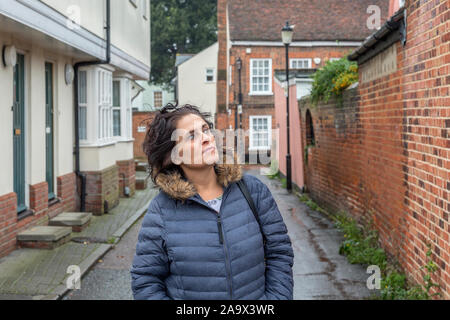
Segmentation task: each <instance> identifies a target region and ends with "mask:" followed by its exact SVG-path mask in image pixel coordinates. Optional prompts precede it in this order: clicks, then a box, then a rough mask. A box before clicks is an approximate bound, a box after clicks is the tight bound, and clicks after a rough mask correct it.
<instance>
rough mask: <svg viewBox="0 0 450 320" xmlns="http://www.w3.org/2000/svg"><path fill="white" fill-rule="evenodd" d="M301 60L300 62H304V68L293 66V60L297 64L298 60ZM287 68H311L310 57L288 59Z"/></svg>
mask: <svg viewBox="0 0 450 320" xmlns="http://www.w3.org/2000/svg"><path fill="white" fill-rule="evenodd" d="M299 61H301V62H302V64H304V63H305V62H306V64H307V67H306V68H297V67H295V68H294V67H293V65H294V62H296V63H297V64H298V62H299ZM289 68H291V69H311V68H312V59H308V58H292V59H289Z"/></svg>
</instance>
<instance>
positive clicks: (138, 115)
mask: <svg viewBox="0 0 450 320" xmlns="http://www.w3.org/2000/svg"><path fill="white" fill-rule="evenodd" d="M153 118H154V112H139V111H138V112H136V111H135V112H133V138H134V144H133V150H134V158H135V159H144V160H147V156H146V155H145V153H144V150H143V149H142V144H143V143H144V140H145V135H146V132H138V127H139V126H147V125H148V124H149V123H150V122H151V121H152V120H153Z"/></svg>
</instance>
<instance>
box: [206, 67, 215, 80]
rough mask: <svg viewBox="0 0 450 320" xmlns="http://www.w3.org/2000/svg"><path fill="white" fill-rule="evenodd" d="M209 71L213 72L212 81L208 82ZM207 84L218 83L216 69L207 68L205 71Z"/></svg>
mask: <svg viewBox="0 0 450 320" xmlns="http://www.w3.org/2000/svg"><path fill="white" fill-rule="evenodd" d="M208 71H212V77H213V78H212V80H211V81H208V75H211V74H208ZM205 83H216V69H215V68H206V69H205Z"/></svg>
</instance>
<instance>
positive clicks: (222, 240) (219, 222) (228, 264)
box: [196, 189, 233, 300]
mask: <svg viewBox="0 0 450 320" xmlns="http://www.w3.org/2000/svg"><path fill="white" fill-rule="evenodd" d="M227 191H228V189H226V190H225V192H224V194H223V197H222V203H221V204H220V209H219V212H218V213H217V211H215V210H214V209H212V208H211V207H210V206H208V205H207V204H204V203H202V202H200V201H196V202H198V203H200V204H202V205H203V206H205V207H207V208H208V209H210V210H211V211H214V214H215V215H216V216H217V229H218V231H219V242H220V244H221V245H222V246H223V248H224V251H225V267H226V269H227V280H228V285H229V288H230V290H229V291H230V299H231V300H232V299H233V281H232V279H231V262H230V259H229V256H228V248H227V245H226V243H225V236H224V233H223V227H222V219H221V216H220V213H221V211H222V206H223V203H224V202H225V198H226V194H225V193H226V192H227Z"/></svg>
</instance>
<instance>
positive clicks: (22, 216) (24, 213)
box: [17, 209, 34, 221]
mask: <svg viewBox="0 0 450 320" xmlns="http://www.w3.org/2000/svg"><path fill="white" fill-rule="evenodd" d="M32 215H34V211H33V210H30V209H26V210H25V211H22V212H21V213H19V214H18V215H17V221H20V220H22V219H25V218H26V217H29V216H32Z"/></svg>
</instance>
